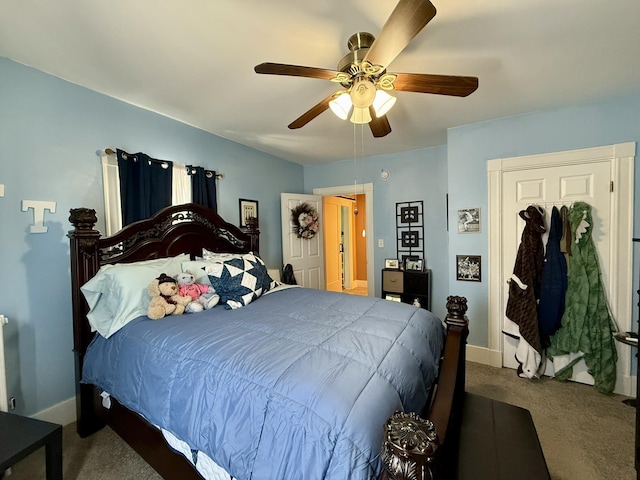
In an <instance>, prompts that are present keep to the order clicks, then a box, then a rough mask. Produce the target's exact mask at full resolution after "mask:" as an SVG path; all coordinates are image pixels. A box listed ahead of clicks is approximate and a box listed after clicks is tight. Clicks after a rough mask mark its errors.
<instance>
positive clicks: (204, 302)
mask: <svg viewBox="0 0 640 480" xmlns="http://www.w3.org/2000/svg"><path fill="white" fill-rule="evenodd" d="M173 278H175V280H176V282H178V288H179V291H180V295H182V296H183V297H191V300H192V301H191V303H189V305H187V308H186V310H185V311H186V312H189V313H196V312H201V311H202V310H208V309H210V308H213V307H215V306H216V305H217V304H218V302H219V301H220V295H216V292H215V290H214V289H213V287H212V286H211V285H205V284H203V283H196V281H195V277H194V276H193V275H192V274H191V273H190V272H184V273H178V274H177V275H175V276H174V277H173Z"/></svg>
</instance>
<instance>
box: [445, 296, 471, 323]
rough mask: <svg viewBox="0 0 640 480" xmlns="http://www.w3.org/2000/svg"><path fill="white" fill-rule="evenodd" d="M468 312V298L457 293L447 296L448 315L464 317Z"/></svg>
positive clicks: (450, 316)
mask: <svg viewBox="0 0 640 480" xmlns="http://www.w3.org/2000/svg"><path fill="white" fill-rule="evenodd" d="M465 313H467V299H466V298H465V297H459V296H457V295H451V296H449V297H447V317H449V318H456V319H458V318H459V319H463V318H464V314H465Z"/></svg>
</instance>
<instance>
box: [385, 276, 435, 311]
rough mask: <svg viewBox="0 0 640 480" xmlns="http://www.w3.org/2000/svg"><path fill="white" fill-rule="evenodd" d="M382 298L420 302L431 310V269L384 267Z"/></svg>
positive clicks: (404, 301) (411, 302)
mask: <svg viewBox="0 0 640 480" xmlns="http://www.w3.org/2000/svg"><path fill="white" fill-rule="evenodd" d="M382 298H399V299H400V301H401V302H403V303H410V304H414V303H415V302H416V301H417V302H419V303H420V306H421V307H422V308H425V309H427V310H431V270H426V271H424V272H418V271H413V270H396V269H391V268H383V269H382Z"/></svg>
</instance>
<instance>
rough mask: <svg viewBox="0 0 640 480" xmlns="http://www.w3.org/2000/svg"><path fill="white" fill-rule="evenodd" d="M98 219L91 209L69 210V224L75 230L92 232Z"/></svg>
mask: <svg viewBox="0 0 640 480" xmlns="http://www.w3.org/2000/svg"><path fill="white" fill-rule="evenodd" d="M97 221H98V217H97V216H96V211H95V210H94V209H93V208H72V209H71V210H69V222H71V225H73V226H74V227H75V229H76V230H93V227H94V226H95V224H96V222H97Z"/></svg>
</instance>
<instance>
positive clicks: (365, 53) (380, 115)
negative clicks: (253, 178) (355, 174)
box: [254, 0, 478, 137]
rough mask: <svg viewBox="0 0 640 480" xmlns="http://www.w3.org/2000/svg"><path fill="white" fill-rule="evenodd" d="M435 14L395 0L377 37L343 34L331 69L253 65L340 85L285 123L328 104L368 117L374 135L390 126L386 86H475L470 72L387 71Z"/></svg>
mask: <svg viewBox="0 0 640 480" xmlns="http://www.w3.org/2000/svg"><path fill="white" fill-rule="evenodd" d="M435 14H436V8H435V7H434V6H433V4H432V3H431V2H430V1H429V0H400V1H399V3H398V4H397V5H396V8H395V9H394V10H393V12H391V15H390V16H389V18H388V19H387V21H386V23H385V24H384V26H383V27H382V30H381V32H380V35H378V38H375V37H374V36H373V35H371V34H370V33H367V32H359V33H355V34H354V35H352V36H351V37H350V38H349V41H348V44H347V45H348V47H349V50H350V52H349V53H348V54H347V55H346V56H345V57H343V58H342V60H340V62H339V63H338V69H337V70H327V69H324V68H316V67H304V66H300V65H287V64H282V63H270V62H267V63H261V64H260V65H256V66H255V68H254V70H255V72H256V73H263V74H269V75H289V76H294V77H307V78H318V79H321V80H330V81H332V82H336V83H339V84H340V85H341V86H342V87H343V88H342V89H341V90H339V91H337V92H335V93H332V94H331V95H329V96H328V97H327V98H325V99H323V100H321V101H320V102H319V103H317V104H316V105H314V106H313V107H311V108H310V109H309V110H307V111H306V112H305V113H303V114H302V115H301V116H300V117H298V118H297V119H295V120H294V121H293V122H292V123H291V124H290V125H289V128H291V129H296V128H300V127H303V126H305V125H306V124H307V123H309V122H310V121H311V120H313V119H314V118H316V117H317V116H318V115H320V114H321V113H322V112H324V111H325V110H328V109H329V108H330V109H331V110H332V111H333V112H334V113H335V114H336V115H338V116H339V117H340V118H342V119H343V120H346V119H347V118H349V119H350V121H351V122H352V123H356V124H364V123H368V124H369V127H370V128H371V133H373V136H374V137H384V136H385V135H387V134H389V133H390V132H391V126H390V125H389V120H388V119H387V117H386V113H387V112H388V111H389V109H390V108H391V107H392V106H393V105H394V103H395V100H396V99H395V97H393V96H391V95H389V94H388V93H387V92H388V91H392V90H397V91H402V92H418V93H432V94H436V95H451V96H457V97H466V96H467V95H469V94H471V93H473V92H474V91H475V90H476V89H477V88H478V79H477V78H476V77H462V76H451V75H429V74H424V73H387V67H388V66H389V64H390V63H391V62H392V61H393V60H394V59H395V58H396V57H397V56H398V55H399V54H400V52H402V50H404V48H405V47H406V46H407V45H408V44H409V42H410V41H411V40H412V39H413V37H415V36H416V35H417V34H418V33H419V32H420V31H421V30H422V29H423V28H424V27H425V25H426V24H427V23H429V21H430V20H431V19H432V18H433V17H434V16H435Z"/></svg>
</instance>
